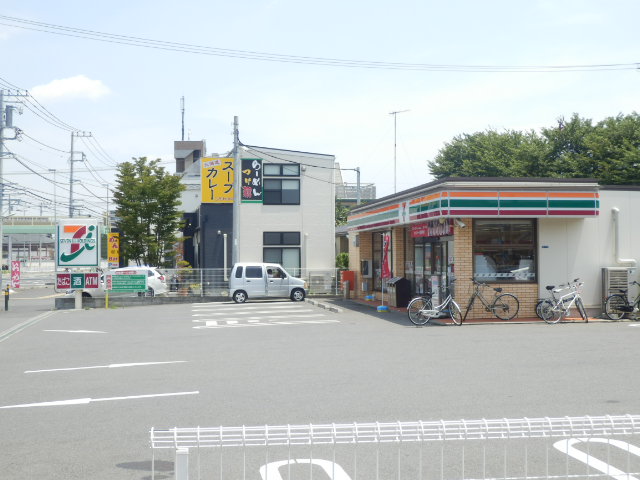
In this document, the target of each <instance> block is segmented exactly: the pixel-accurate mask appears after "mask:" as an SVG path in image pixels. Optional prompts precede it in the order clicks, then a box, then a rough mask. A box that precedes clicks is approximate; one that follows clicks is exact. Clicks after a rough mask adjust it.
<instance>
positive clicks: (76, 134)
mask: <svg viewBox="0 0 640 480" xmlns="http://www.w3.org/2000/svg"><path fill="white" fill-rule="evenodd" d="M90 136H91V132H71V155H69V163H70V168H69V218H73V211H74V206H73V182H74V180H73V163H74V162H82V161H83V160H84V154H83V155H82V158H80V159H78V160H75V159H74V158H73V156H74V155H73V154H74V153H75V152H74V150H73V140H74V138H75V137H78V138H80V137H90Z"/></svg>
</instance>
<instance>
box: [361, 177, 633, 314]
mask: <svg viewBox="0 0 640 480" xmlns="http://www.w3.org/2000/svg"><path fill="white" fill-rule="evenodd" d="M639 210H640V190H639V189H638V187H626V186H616V187H605V186H600V185H598V183H597V182H596V181H595V180H591V179H555V178H475V177H463V178H453V177H451V178H445V179H441V180H437V181H434V182H431V183H427V184H424V185H421V186H418V187H415V188H412V189H409V190H405V191H403V192H399V193H397V194H394V195H391V196H388V197H385V198H381V199H379V200H376V201H373V202H370V203H367V204H366V205H364V206H361V207H358V208H355V209H353V210H352V211H351V214H350V216H349V219H348V228H349V265H350V269H351V270H353V271H355V281H354V282H353V283H354V285H351V288H352V289H353V291H352V292H351V293H352V295H353V296H354V297H356V298H365V296H369V297H370V296H371V295H373V296H374V297H375V298H377V299H380V298H381V294H382V289H383V280H382V278H381V273H382V270H383V264H382V262H383V258H386V260H387V268H388V269H390V271H391V276H392V277H404V278H406V279H407V280H409V283H410V288H411V294H412V295H418V294H421V293H424V292H432V293H433V294H434V296H435V297H436V298H435V299H434V300H437V299H438V298H441V299H443V298H444V296H445V295H446V290H447V286H448V285H449V280H450V279H452V278H455V279H456V282H455V286H454V288H453V292H454V298H455V299H456V300H457V301H458V303H459V304H460V305H461V307H464V306H466V303H467V299H468V298H469V297H470V296H471V294H472V292H473V283H472V281H471V279H472V278H473V279H476V280H477V281H481V282H486V283H488V284H490V285H491V286H492V287H502V288H503V289H504V291H505V292H509V293H513V294H515V295H517V296H518V298H519V300H520V312H519V314H518V316H519V317H530V316H534V315H535V304H536V302H537V301H538V299H539V298H541V297H546V296H547V292H546V290H545V286H546V285H558V284H561V283H566V282H568V281H570V280H572V279H574V278H580V279H581V281H583V282H584V287H583V299H584V303H585V305H586V307H587V309H588V310H589V313H590V314H591V315H595V314H599V313H600V312H601V310H602V308H601V307H602V301H603V298H604V297H605V296H606V295H607V294H608V293H610V292H612V291H613V290H615V289H616V288H626V285H627V284H628V283H629V282H631V281H632V280H634V279H636V280H637V271H636V269H635V266H636V263H637V261H636V259H637V258H640V242H637V241H634V239H637V238H640V237H639V236H638V234H640V231H638V230H640V228H639V227H637V226H636V225H635V222H633V221H632V219H633V217H632V215H633V212H638V211H639ZM387 244H388V254H387V255H385V254H384V249H385V246H386V245H387ZM633 293H635V292H633ZM386 297H387V298H389V297H388V296H386ZM389 300H392V299H389ZM399 306H402V305H399ZM480 307H481V305H480V306H478V302H476V305H475V306H474V310H473V311H472V312H470V318H474V317H475V318H477V317H483V316H489V314H487V313H486V312H484V311H483V310H482V309H481V308H480Z"/></svg>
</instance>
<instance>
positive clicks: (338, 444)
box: [150, 415, 640, 480]
mask: <svg viewBox="0 0 640 480" xmlns="http://www.w3.org/2000/svg"><path fill="white" fill-rule="evenodd" d="M150 444H151V449H152V475H151V478H152V479H155V464H156V457H157V456H163V455H162V452H164V454H165V455H164V457H166V454H167V453H169V455H172V457H173V460H174V464H173V467H174V477H173V478H175V479H176V480H188V479H190V478H191V479H202V478H207V479H215V480H223V479H225V480H226V479H231V478H233V479H239V478H242V479H243V480H245V479H248V478H251V479H255V478H256V477H257V476H258V475H260V477H261V478H262V480H293V479H295V480H302V479H304V478H308V479H309V480H313V478H314V477H315V478H316V479H318V478H320V479H325V478H327V477H328V478H329V479H331V480H357V479H359V478H361V479H367V480H373V479H376V480H379V479H381V478H385V479H394V480H402V479H403V478H405V479H411V480H416V479H425V480H426V479H432V478H434V479H480V478H482V479H498V478H502V479H510V480H515V479H543V478H545V479H592V478H613V479H615V480H636V479H638V478H640V448H639V447H638V445H640V415H614V416H609V415H607V416H598V417H596V416H584V417H562V418H519V419H496V420H487V419H481V420H455V421H444V420H441V421H435V422H421V421H418V422H393V423H381V422H375V423H349V424H323V425H313V424H310V425H279V426H269V425H263V426H239V427H212V428H205V427H193V428H169V429H156V428H153V429H151V431H150ZM166 462H167V460H166V458H165V459H164V461H163V462H162V465H165V466H166V465H167V463H166ZM163 473H164V474H166V471H163ZM158 478H160V477H158ZM162 478H166V477H164V476H163V477H162Z"/></svg>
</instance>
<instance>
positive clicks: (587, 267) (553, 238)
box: [538, 190, 640, 308]
mask: <svg viewBox="0 0 640 480" xmlns="http://www.w3.org/2000/svg"><path fill="white" fill-rule="evenodd" d="M613 207H617V208H619V209H620V252H619V255H620V257H622V258H625V259H628V258H633V259H636V260H637V261H639V262H640V224H638V222H634V219H635V218H637V216H638V212H640V191H620V190H600V215H599V216H598V217H596V218H585V219H566V218H543V219H540V221H539V223H538V227H539V228H538V272H539V276H538V278H539V286H540V292H539V295H540V296H543V297H546V296H547V292H546V290H545V288H544V287H545V286H546V285H557V284H560V283H566V282H567V281H569V280H573V279H574V278H576V277H579V278H580V279H581V280H582V281H583V282H584V291H583V292H584V295H583V297H584V300H585V304H586V306H587V307H593V308H596V307H600V304H601V296H602V278H601V275H602V273H601V269H602V268H603V267H618V266H624V265H621V264H617V263H616V261H615V254H614V230H613V217H612V213H611V209H612V208H613ZM635 275H636V278H634V279H635V280H638V278H637V275H638V270H637V269H636V273H635Z"/></svg>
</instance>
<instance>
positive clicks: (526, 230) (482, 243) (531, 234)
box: [473, 219, 537, 282]
mask: <svg viewBox="0 0 640 480" xmlns="http://www.w3.org/2000/svg"><path fill="white" fill-rule="evenodd" d="M535 227H536V223H535V220H533V219H531V220H475V221H474V222H473V277H474V278H475V279H476V280H478V281H486V282H504V281H507V282H510V281H519V282H535V281H536V280H537V274H536V272H537V268H536V263H537V262H536V249H537V247H536V228H535Z"/></svg>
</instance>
